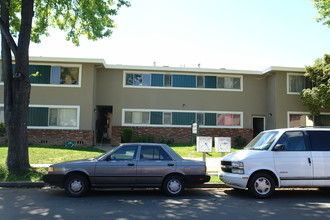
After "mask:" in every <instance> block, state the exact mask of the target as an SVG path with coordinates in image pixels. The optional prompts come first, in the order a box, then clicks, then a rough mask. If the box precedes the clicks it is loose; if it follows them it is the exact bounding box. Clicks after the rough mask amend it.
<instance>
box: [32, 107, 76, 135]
mask: <svg viewBox="0 0 330 220" xmlns="http://www.w3.org/2000/svg"><path fill="white" fill-rule="evenodd" d="M29 107H36V108H38V107H39V108H62V109H63V108H75V109H77V126H75V127H62V126H28V127H27V128H28V129H54V130H79V127H80V106H79V105H34V104H31V105H29Z"/></svg>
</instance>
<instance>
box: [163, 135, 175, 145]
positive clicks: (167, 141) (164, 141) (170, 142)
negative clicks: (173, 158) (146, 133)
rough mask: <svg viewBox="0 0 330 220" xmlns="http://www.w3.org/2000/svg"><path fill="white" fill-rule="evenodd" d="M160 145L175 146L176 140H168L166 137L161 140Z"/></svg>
mask: <svg viewBox="0 0 330 220" xmlns="http://www.w3.org/2000/svg"><path fill="white" fill-rule="evenodd" d="M160 143H163V144H167V145H171V144H174V138H171V139H167V138H165V137H162V138H161V139H160Z"/></svg>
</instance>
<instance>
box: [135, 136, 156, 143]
mask: <svg viewBox="0 0 330 220" xmlns="http://www.w3.org/2000/svg"><path fill="white" fill-rule="evenodd" d="M135 142H138V143H155V138H154V137H153V136H138V137H136V138H135Z"/></svg>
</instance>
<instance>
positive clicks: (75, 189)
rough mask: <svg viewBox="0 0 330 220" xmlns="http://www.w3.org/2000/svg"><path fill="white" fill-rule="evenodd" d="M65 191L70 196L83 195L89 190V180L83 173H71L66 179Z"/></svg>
mask: <svg viewBox="0 0 330 220" xmlns="http://www.w3.org/2000/svg"><path fill="white" fill-rule="evenodd" d="M64 189H65V193H66V194H67V195H68V196H70V197H81V196H83V195H85V194H86V193H87V192H88V190H89V182H88V180H87V178H86V177H85V176H83V175H80V174H76V175H71V176H69V177H68V178H67V179H66V180H65V184H64Z"/></svg>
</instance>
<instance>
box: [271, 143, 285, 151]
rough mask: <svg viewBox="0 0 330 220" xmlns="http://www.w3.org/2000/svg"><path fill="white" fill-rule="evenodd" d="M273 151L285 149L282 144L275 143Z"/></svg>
mask: <svg viewBox="0 0 330 220" xmlns="http://www.w3.org/2000/svg"><path fill="white" fill-rule="evenodd" d="M273 150H274V151H284V150H285V146H284V144H276V146H275V147H274V149H273Z"/></svg>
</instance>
